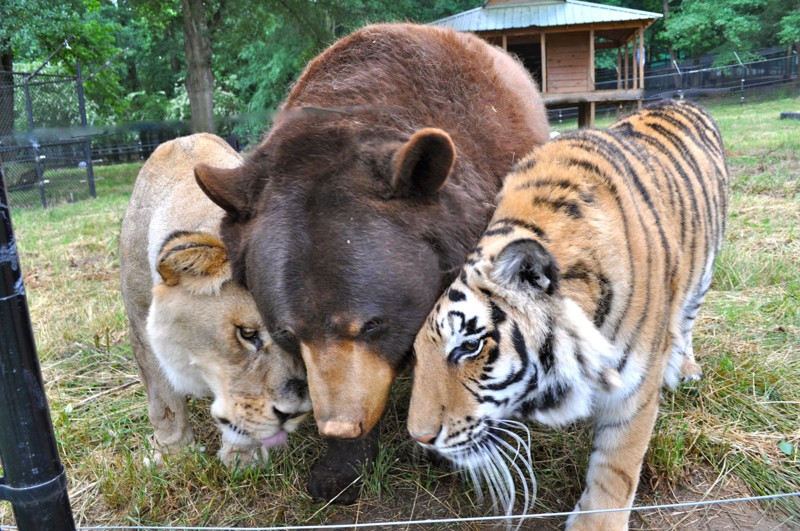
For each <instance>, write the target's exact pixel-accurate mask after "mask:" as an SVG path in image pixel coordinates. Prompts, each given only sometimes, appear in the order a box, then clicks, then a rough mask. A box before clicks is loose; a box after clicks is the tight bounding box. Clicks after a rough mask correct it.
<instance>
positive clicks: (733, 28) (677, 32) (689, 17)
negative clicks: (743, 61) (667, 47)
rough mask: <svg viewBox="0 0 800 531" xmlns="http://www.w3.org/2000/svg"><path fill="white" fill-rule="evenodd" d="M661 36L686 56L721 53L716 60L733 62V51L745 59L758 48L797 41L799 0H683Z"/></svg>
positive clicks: (799, 22)
mask: <svg viewBox="0 0 800 531" xmlns="http://www.w3.org/2000/svg"><path fill="white" fill-rule="evenodd" d="M776 35H778V40H777V41H776V39H775V36H776ZM663 36H664V38H665V39H667V40H668V41H669V42H671V43H672V46H673V48H674V49H675V51H676V52H679V53H681V54H683V55H684V56H686V57H696V56H698V55H701V54H706V53H715V54H720V57H719V58H718V63H720V64H725V63H732V62H735V58H734V56H733V53H734V52H737V53H739V55H740V56H742V58H744V57H745V56H746V54H747V53H749V52H754V51H756V50H758V49H759V48H763V47H768V46H774V45H776V44H793V43H796V42H799V41H800V2H798V1H797V0H729V1H726V2H708V1H705V0H683V1H682V2H680V3H679V5H678V6H677V7H676V9H675V11H674V12H673V14H672V16H671V17H670V20H669V21H667V24H666V29H665V31H664V34H663Z"/></svg>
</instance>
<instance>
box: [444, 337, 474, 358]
mask: <svg viewBox="0 0 800 531" xmlns="http://www.w3.org/2000/svg"><path fill="white" fill-rule="evenodd" d="M481 350H483V340H482V339H480V340H479V339H467V340H466V341H464V342H463V343H461V344H460V345H459V346H457V347H456V348H454V349H453V350H452V351H451V352H450V355H449V356H447V361H449V362H450V363H457V362H458V361H460V360H462V359H464V358H471V357H473V356H475V355H477V354H479V353H480V352H481Z"/></svg>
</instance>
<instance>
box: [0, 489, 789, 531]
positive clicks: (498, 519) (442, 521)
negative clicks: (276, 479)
mask: <svg viewBox="0 0 800 531" xmlns="http://www.w3.org/2000/svg"><path fill="white" fill-rule="evenodd" d="M796 497H800V492H793V493H783V494H770V495H766V496H748V497H741V498H729V499H721V500H698V501H690V502H680V503H666V504H659V505H640V506H634V507H630V508H621V509H598V510H593V511H571V512H552V513H537V514H512V515H504V516H472V517H463V518H433V519H419V520H391V521H376V522H357V523H356V522H354V523H350V524H314V525H305V524H302V525H284V526H267V527H239V526H222V527H220V526H210V527H200V526H153V525H111V526H78V527H77V528H76V529H77V530H78V531H107V530H109V531H110V530H127V531H159V530H169V531H300V530H313V529H363V528H375V527H399V526H406V527H411V526H422V527H426V528H430V527H434V526H435V527H438V526H444V525H446V524H475V523H505V524H508V525H513V524H514V523H523V522H525V521H530V520H541V519H545V518H567V517H569V516H573V515H581V514H584V515H591V514H604V513H615V512H623V511H631V512H652V511H663V510H675V509H693V508H700V507H708V506H712V505H732V504H738V503H750V502H768V501H774V500H779V499H786V498H796ZM787 525H789V524H788V523H787ZM12 529H14V530H16V529H17V527H16V526H0V531H3V530H9V531H10V530H12Z"/></svg>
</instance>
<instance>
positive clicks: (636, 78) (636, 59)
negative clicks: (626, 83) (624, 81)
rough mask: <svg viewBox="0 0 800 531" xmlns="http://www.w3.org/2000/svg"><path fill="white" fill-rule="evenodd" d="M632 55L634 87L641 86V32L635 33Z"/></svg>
mask: <svg viewBox="0 0 800 531" xmlns="http://www.w3.org/2000/svg"><path fill="white" fill-rule="evenodd" d="M631 57H632V60H633V88H635V89H638V88H639V32H638V31H636V32H635V33H634V34H633V46H631Z"/></svg>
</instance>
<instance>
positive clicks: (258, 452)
mask: <svg viewBox="0 0 800 531" xmlns="http://www.w3.org/2000/svg"><path fill="white" fill-rule="evenodd" d="M217 457H219V460H220V461H222V464H223V465H225V467H226V468H229V469H231V470H236V469H244V468H257V467H259V466H261V465H263V464H264V463H266V462H267V459H268V457H269V452H268V451H267V449H266V448H264V447H263V446H261V445H260V444H259V445H248V446H241V445H235V444H229V443H225V442H223V443H222V447H221V448H220V449H219V452H217Z"/></svg>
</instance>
